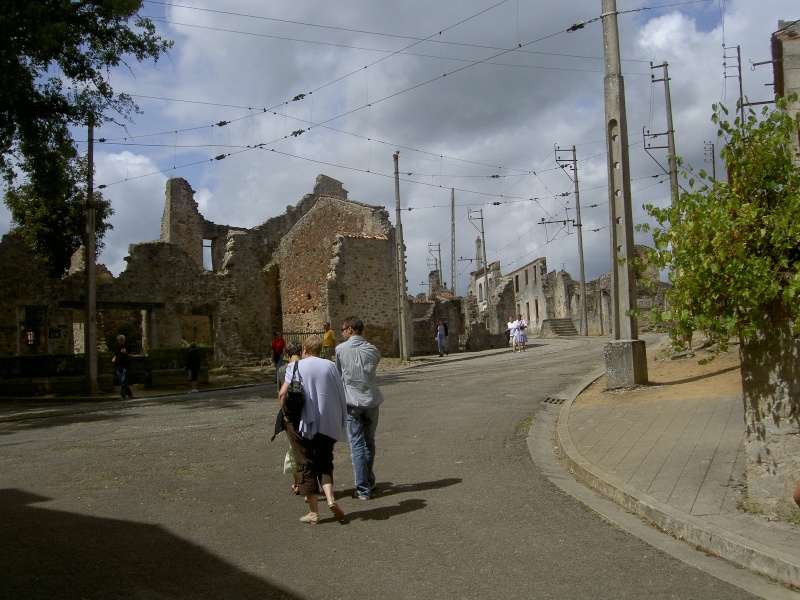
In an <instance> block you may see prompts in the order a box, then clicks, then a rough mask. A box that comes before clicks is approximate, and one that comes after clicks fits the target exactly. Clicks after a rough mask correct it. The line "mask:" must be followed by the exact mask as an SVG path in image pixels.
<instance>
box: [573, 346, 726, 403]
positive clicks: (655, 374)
mask: <svg viewBox="0 0 800 600" xmlns="http://www.w3.org/2000/svg"><path fill="white" fill-rule="evenodd" d="M701 343H702V341H698V344H701ZM712 357H714V360H712V361H711V362H709V363H707V364H699V362H700V361H702V360H704V359H709V358H712ZM647 376H648V379H649V383H648V384H647V385H642V386H636V387H634V388H626V389H621V390H608V391H606V390H605V386H606V378H605V375H604V376H603V377H601V378H600V379H598V380H597V381H595V382H594V383H593V384H592V385H590V386H589V387H588V388H586V390H584V391H583V392H581V394H580V395H579V396H578V397H577V398H576V399H575V405H576V406H580V405H587V404H613V403H616V402H627V401H629V400H631V399H634V398H635V399H642V400H656V399H657V400H684V399H686V398H711V397H716V396H719V395H731V396H734V395H741V394H742V376H741V363H740V361H739V346H738V345H735V346H731V348H730V349H729V350H728V352H724V353H721V354H715V353H714V352H712V351H711V350H710V349H700V350H696V351H694V352H686V353H680V354H676V353H674V352H673V351H672V350H669V349H667V348H660V349H655V350H649V351H648V357H647Z"/></svg>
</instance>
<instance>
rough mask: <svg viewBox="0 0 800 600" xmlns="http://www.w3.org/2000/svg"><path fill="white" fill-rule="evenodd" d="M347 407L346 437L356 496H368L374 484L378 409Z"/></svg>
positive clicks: (377, 407)
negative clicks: (351, 462)
mask: <svg viewBox="0 0 800 600" xmlns="http://www.w3.org/2000/svg"><path fill="white" fill-rule="evenodd" d="M379 408H380V407H379V406H376V407H375V408H358V407H356V406H348V407H347V437H348V438H350V457H351V458H352V460H353V472H354V473H355V479H356V496H358V497H360V498H369V495H370V492H371V491H372V488H373V487H374V486H375V473H374V472H373V471H372V466H373V465H374V464H375V430H376V429H377V428H378V409H379Z"/></svg>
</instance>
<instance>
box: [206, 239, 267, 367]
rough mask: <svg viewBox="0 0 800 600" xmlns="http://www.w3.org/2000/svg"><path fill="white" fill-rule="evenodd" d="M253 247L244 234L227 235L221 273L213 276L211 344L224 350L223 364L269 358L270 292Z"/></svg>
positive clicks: (251, 241) (253, 240)
mask: <svg viewBox="0 0 800 600" xmlns="http://www.w3.org/2000/svg"><path fill="white" fill-rule="evenodd" d="M256 244H257V240H256V238H254V237H253V236H251V235H249V234H247V233H245V232H241V231H232V232H230V233H229V234H228V239H227V245H226V250H225V258H224V260H223V263H222V272H221V273H219V274H217V275H216V278H217V282H216V288H217V289H218V290H219V303H218V310H217V315H216V322H215V324H214V331H215V340H214V343H215V347H224V348H225V352H224V356H225V358H224V359H223V360H224V361H225V362H229V363H231V364H241V363H246V362H249V361H252V359H253V357H254V356H255V357H256V359H258V358H261V359H266V358H268V357H269V356H270V341H271V340H272V331H271V327H270V325H271V323H270V320H269V314H270V311H269V306H268V303H267V300H268V297H269V292H268V289H267V276H266V274H263V273H262V271H261V264H260V263H259V262H258V253H257V252H256Z"/></svg>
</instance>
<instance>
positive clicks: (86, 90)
mask: <svg viewBox="0 0 800 600" xmlns="http://www.w3.org/2000/svg"><path fill="white" fill-rule="evenodd" d="M141 5H142V1H141V0H36V2H31V1H30V0H3V10H2V12H1V13H0V172H2V175H3V176H4V178H5V179H6V180H7V181H9V182H10V181H12V180H13V179H14V178H15V176H16V172H15V167H16V168H19V169H22V170H23V171H24V172H25V173H26V174H27V175H28V177H30V178H31V179H32V180H36V179H41V180H42V182H39V185H41V184H43V183H44V181H45V180H46V178H47V175H48V169H47V163H48V161H49V160H50V159H51V157H52V156H54V155H64V154H65V153H66V151H67V148H69V147H71V146H73V145H74V144H73V139H72V134H71V132H70V127H71V126H75V125H86V123H87V122H88V116H89V115H90V114H93V115H94V116H95V118H96V119H97V121H98V122H102V121H103V120H114V119H115V118H117V117H119V116H122V117H128V116H129V115H130V114H131V113H132V112H135V111H136V110H138V109H137V107H136V105H135V104H134V103H133V101H132V100H131V98H130V96H128V95H126V94H115V92H114V90H113V88H112V87H111V84H110V81H109V79H110V76H109V72H110V69H111V68H113V67H116V66H118V65H120V64H121V63H123V62H124V57H126V56H133V57H134V58H135V59H136V60H138V61H142V60H144V59H146V58H153V59H154V60H157V59H158V57H159V56H160V55H161V54H162V53H164V52H166V51H167V50H168V49H169V48H170V47H171V45H172V42H170V41H165V40H163V39H162V38H161V37H160V36H158V35H157V34H156V31H155V26H154V25H153V23H152V22H151V21H150V20H149V19H145V18H142V17H139V16H138V13H137V11H138V10H139V8H140V7H141ZM131 20H132V21H133V29H132V28H131V26H130V24H129V23H130V21H131ZM107 113H110V114H107Z"/></svg>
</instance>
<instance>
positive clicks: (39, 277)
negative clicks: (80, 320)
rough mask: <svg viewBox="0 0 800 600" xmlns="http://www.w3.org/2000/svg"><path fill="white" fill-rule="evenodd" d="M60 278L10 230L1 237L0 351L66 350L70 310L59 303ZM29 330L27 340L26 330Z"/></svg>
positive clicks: (1, 352) (5, 353) (65, 351)
mask: <svg viewBox="0 0 800 600" xmlns="http://www.w3.org/2000/svg"><path fill="white" fill-rule="evenodd" d="M62 287H63V283H62V280H60V279H52V278H50V277H48V275H47V270H46V269H45V268H43V267H42V266H40V265H39V264H38V263H37V262H36V259H35V258H34V255H33V251H32V250H31V249H30V247H29V246H28V245H27V244H26V243H25V241H24V240H23V239H22V237H21V236H19V235H18V234H16V233H14V232H13V231H12V232H10V233H7V234H6V235H4V236H3V238H2V241H0V354H2V355H15V354H18V353H19V354H35V353H47V352H51V353H69V352H70V351H71V343H72V311H71V310H69V309H60V308H59V307H58V302H57V299H56V298H57V296H58V294H59V290H60V289H61V288H62ZM28 332H30V333H31V334H32V339H31V340H30V342H31V343H29V340H28V336H27V333H28Z"/></svg>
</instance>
